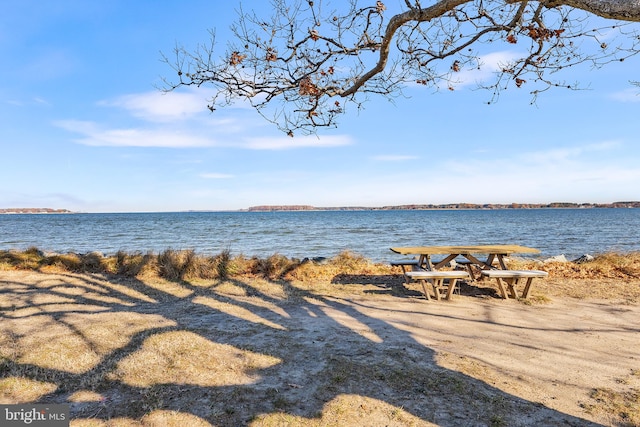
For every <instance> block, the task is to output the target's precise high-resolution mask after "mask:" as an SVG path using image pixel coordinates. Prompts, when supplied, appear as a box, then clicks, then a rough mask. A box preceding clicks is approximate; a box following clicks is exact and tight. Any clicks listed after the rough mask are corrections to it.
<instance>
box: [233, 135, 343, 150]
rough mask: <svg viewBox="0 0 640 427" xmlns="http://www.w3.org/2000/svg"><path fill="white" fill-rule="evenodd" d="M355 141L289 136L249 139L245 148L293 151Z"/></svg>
mask: <svg viewBox="0 0 640 427" xmlns="http://www.w3.org/2000/svg"><path fill="white" fill-rule="evenodd" d="M352 143H353V140H352V139H351V138H350V137H349V136H346V135H337V136H322V137H317V136H302V137H294V138H290V137H288V136H284V135H283V136H282V137H273V138H248V139H247V140H246V143H245V144H244V146H245V148H248V149H251V150H291V149H295V148H309V147H312V148H322V147H340V146H343V145H350V144H352Z"/></svg>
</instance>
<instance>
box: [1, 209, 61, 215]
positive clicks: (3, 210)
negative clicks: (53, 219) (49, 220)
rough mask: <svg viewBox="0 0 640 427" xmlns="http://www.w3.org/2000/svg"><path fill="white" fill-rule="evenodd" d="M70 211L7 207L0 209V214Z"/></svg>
mask: <svg viewBox="0 0 640 427" xmlns="http://www.w3.org/2000/svg"><path fill="white" fill-rule="evenodd" d="M58 213H72V212H71V211H69V210H67V209H51V208H7V209H0V214H58Z"/></svg>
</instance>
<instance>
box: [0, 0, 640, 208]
mask: <svg viewBox="0 0 640 427" xmlns="http://www.w3.org/2000/svg"><path fill="white" fill-rule="evenodd" d="M394 1H396V2H398V3H400V2H399V0H394ZM387 3H389V5H391V3H392V1H391V0H389V1H388V2H387ZM254 4H255V5H258V7H262V8H264V7H265V5H267V4H268V3H267V2H263V1H259V2H258V1H253V2H252V1H246V2H244V3H243V6H244V8H245V9H248V8H252V7H253V5H254ZM237 5H238V3H237V2H233V1H228V2H227V1H212V0H206V1H205V0H192V1H189V2H179V1H158V0H155V1H150V0H136V1H129V0H126V1H125V0H122V1H119V0H108V1H107V0H102V1H100V0H95V1H88V0H84V1H81V0H77V1H75V0H55V1H54V0H51V1H42V0H37V1H33V0H20V1H17V0H13V1H3V2H2V9H3V13H2V15H0V55H1V56H2V58H3V61H2V63H3V64H4V66H2V67H1V68H0V148H1V153H2V154H1V156H0V179H1V180H2V182H3V183H4V184H3V185H2V186H1V187H0V208H9V207H51V208H65V209H70V210H74V211H82V212H142V211H182V210H226V209H242V208H247V207H249V206H254V205H262V204H274V205H281V204H308V205H315V206H381V205H399V204H409V203H437V204H439V203H457V202H468V203H512V202H518V203H548V202H556V201H568V202H614V201H622V200H638V199H640V190H639V186H638V183H640V165H639V160H640V141H639V139H640V122H639V121H638V115H639V113H640V103H639V101H640V96H638V92H639V91H640V89H639V88H636V87H633V86H631V84H630V83H629V81H630V80H640V75H638V69H639V67H638V65H640V62H639V61H638V60H637V59H634V60H628V61H626V62H624V63H622V64H613V65H611V66H608V67H606V68H604V69H601V70H598V71H594V70H591V69H590V68H588V67H586V66H585V67H584V68H581V69H574V70H572V71H571V73H570V74H567V76H566V77H567V80H569V81H578V82H581V83H582V84H583V86H585V87H589V89H588V90H584V91H569V90H562V89H556V90H553V91H549V92H546V93H544V94H542V95H541V97H540V98H539V100H538V102H537V105H535V106H531V105H530V102H529V101H530V95H529V94H528V92H527V91H526V90H524V89H523V90H511V91H509V92H505V93H503V94H502V96H501V99H500V101H499V102H498V103H497V104H494V105H486V101H487V100H488V99H489V97H490V94H489V93H487V92H483V91H479V90H476V89H475V87H474V86H473V85H461V86H460V87H458V88H457V90H455V91H453V92H451V91H446V90H445V91H440V92H438V91H434V90H433V89H425V88H422V87H420V88H409V89H408V90H407V92H406V95H407V98H406V99H398V100H396V101H395V102H394V103H391V102H389V101H388V100H386V99H383V98H380V99H371V101H370V102H369V103H368V104H366V106H365V107H366V108H365V110H364V111H361V112H359V113H357V114H356V113H352V114H349V115H346V116H344V117H342V118H341V119H340V127H339V128H338V129H335V130H330V131H326V130H325V131H322V133H321V134H320V135H319V136H318V137H316V136H310V137H301V136H298V137H295V138H289V137H287V136H286V135H284V134H282V133H281V132H279V131H278V130H277V129H276V128H275V127H274V126H273V125H271V124H269V123H267V122H265V121H264V120H263V119H261V118H260V117H259V116H258V115H257V114H256V113H255V112H253V111H252V110H250V109H247V108H242V107H240V106H238V107H233V108H228V109H224V110H218V111H216V112H215V113H214V114H211V113H210V112H209V111H208V110H207V108H206V105H207V101H206V99H207V95H208V94H209V92H208V90H207V89H206V88H205V89H203V90H200V91H195V90H188V89H185V90H179V91H177V92H173V93H170V94H166V95H163V94H161V93H160V91H158V89H157V86H158V85H160V84H161V80H160V79H161V77H162V76H166V77H170V76H171V73H172V71H171V70H170V69H169V67H168V66H167V65H166V64H164V63H163V62H162V61H161V52H164V53H166V54H170V53H171V52H172V50H173V48H174V46H175V45H176V43H179V44H182V45H184V46H186V47H187V48H191V47H195V46H196V44H197V43H199V42H206V41H208V39H209V33H208V30H209V29H213V28H215V29H216V32H217V38H218V40H219V41H221V42H223V41H224V40H225V39H226V38H227V35H228V34H229V33H228V27H229V25H230V23H231V22H232V20H233V19H234V17H235V10H234V9H235V8H236V7H237ZM509 54H511V52H508V51H497V52H494V54H493V55H494V56H496V57H500V56H508V55H509Z"/></svg>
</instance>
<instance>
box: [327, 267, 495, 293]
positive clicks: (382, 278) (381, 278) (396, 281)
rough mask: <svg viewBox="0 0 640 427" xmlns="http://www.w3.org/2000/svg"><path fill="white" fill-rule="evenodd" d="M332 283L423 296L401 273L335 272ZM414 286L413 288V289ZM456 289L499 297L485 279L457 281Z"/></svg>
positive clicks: (379, 291) (460, 291)
mask: <svg viewBox="0 0 640 427" xmlns="http://www.w3.org/2000/svg"><path fill="white" fill-rule="evenodd" d="M331 283H333V284H341V285H373V286H376V287H377V288H378V289H376V290H369V291H365V292H367V293H373V294H382V293H388V294H390V295H394V296H403V295H404V296H407V297H415V296H423V294H422V292H421V291H419V290H418V286H419V285H417V284H415V283H414V284H413V285H411V288H409V287H407V284H406V282H405V280H404V278H403V276H402V275H397V274H380V275H376V274H371V275H364V274H347V273H342V274H337V275H336V276H334V277H333V279H331ZM414 287H415V289H413V288H414ZM457 287H458V289H457V290H456V293H459V294H460V295H466V296H472V297H481V298H488V297H490V298H501V297H500V294H499V293H498V291H497V289H495V287H494V286H492V285H491V284H490V283H488V282H487V281H485V280H478V281H474V282H472V283H468V282H466V281H463V280H461V281H458V284H457Z"/></svg>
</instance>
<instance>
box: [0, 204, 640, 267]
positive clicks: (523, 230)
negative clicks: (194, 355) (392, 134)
mask: <svg viewBox="0 0 640 427" xmlns="http://www.w3.org/2000/svg"><path fill="white" fill-rule="evenodd" d="M479 244H518V245H523V246H531V247H534V248H537V249H539V250H540V251H541V253H540V254H538V255H533V257H534V258H543V259H544V258H548V257H551V256H556V255H565V256H566V257H567V259H569V260H571V259H575V258H578V257H580V256H581V255H583V254H591V255H596V254H599V253H605V252H621V253H626V252H632V251H639V250H640V209H635V208H631V209H625V208H618V209H608V208H596V209H503V210H370V211H369V210H363V211H302V212H300V211H297V212H172V213H166V212H165V213H82V214H45V215H34V214H13V215H0V250H7V249H16V250H24V249H27V248H29V247H37V248H39V249H41V250H43V251H45V252H56V253H66V252H76V253H87V252H92V251H98V252H102V253H104V254H105V255H113V254H114V253H115V252H117V251H118V250H124V251H126V252H130V253H133V252H147V251H153V252H156V253H157V252H161V251H163V250H165V249H193V250H195V251H196V252H197V253H198V254H202V255H215V254H218V253H220V252H221V251H223V250H230V251H231V253H232V254H233V255H238V254H243V255H245V256H249V257H250V256H258V257H261V258H266V257H268V256H270V255H273V254H281V255H285V256H287V257H289V258H300V259H302V258H305V257H307V258H313V257H331V256H334V255H336V254H338V253H340V252H341V251H345V250H349V251H351V252H354V253H356V254H360V255H363V256H364V257H366V258H368V259H370V260H372V261H375V262H387V261H389V260H391V259H397V258H398V257H399V255H396V254H393V253H392V252H391V251H390V250H389V248H390V247H393V246H426V245H479Z"/></svg>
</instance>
